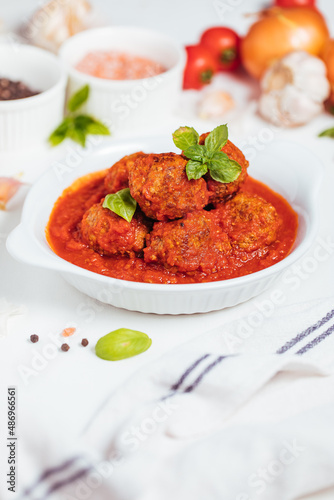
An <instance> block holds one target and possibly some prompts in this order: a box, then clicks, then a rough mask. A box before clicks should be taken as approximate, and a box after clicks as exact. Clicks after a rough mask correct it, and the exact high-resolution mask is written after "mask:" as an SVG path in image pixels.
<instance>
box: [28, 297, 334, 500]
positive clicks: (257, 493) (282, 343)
mask: <svg viewBox="0 0 334 500" xmlns="http://www.w3.org/2000/svg"><path fill="white" fill-rule="evenodd" d="M333 333H334V299H333V298H330V299H327V300H323V301H317V302H315V303H312V304H299V305H295V306H293V307H288V308H277V307H275V308H271V307H270V304H265V305H263V304H261V307H257V308H255V309H253V310H251V311H250V312H249V314H248V315H247V316H245V317H243V318H240V319H239V320H238V321H234V322H233V323H231V324H229V325H223V326H222V327H218V328H216V329H215V330H213V331H210V332H206V333H203V334H202V335H200V336H199V337H198V338H197V339H195V340H193V341H191V342H188V343H186V344H183V345H182V346H180V347H178V348H177V349H173V350H172V351H170V352H169V353H167V354H165V355H164V356H163V357H162V358H160V359H159V360H158V361H157V362H155V363H153V364H151V365H149V366H146V367H145V368H144V369H142V370H140V371H139V372H137V374H136V376H134V377H131V379H129V380H128V382H127V383H126V384H125V385H123V386H122V387H121V388H119V389H118V390H117V391H116V392H115V393H113V394H111V395H106V402H105V404H104V406H103V408H99V409H97V410H96V415H95V416H94V418H93V419H92V421H91V423H90V425H89V426H88V428H87V429H86V431H85V432H84V434H83V435H82V440H81V441H80V443H78V442H77V443H72V445H71V446H69V445H64V444H63V443H60V442H57V443H53V442H52V431H51V430H49V433H48V429H47V426H46V428H45V429H44V431H43V430H42V429H41V431H40V432H41V433H42V432H44V435H45V445H46V447H47V452H46V453H44V454H43V457H39V456H38V453H36V449H34V441H33V439H32V440H31V442H30V443H29V440H27V441H26V443H25V448H24V449H23V450H22V453H21V470H22V469H23V473H22V472H21V481H22V480H23V478H22V476H25V477H24V483H25V486H24V488H23V489H22V491H21V497H20V498H22V499H26V500H28V499H29V500H42V499H49V498H50V499H52V500H56V499H57V500H60V499H64V500H65V499H67V500H73V499H77V500H85V499H88V498H92V499H94V500H132V499H133V500H167V499H168V500H170V499H171V498H173V500H179V499H180V500H181V499H182V500H188V499H189V500H203V499H205V500H221V499H224V500H256V499H258V498H262V499H265V500H267V499H268V500H295V499H297V498H298V499H299V498H304V497H305V496H306V495H311V494H317V493H316V492H319V495H320V491H321V490H325V489H328V488H332V487H334V430H333V421H334V370H333V368H334V335H333ZM32 457H33V463H34V467H33V469H32V468H31V462H32ZM29 461H30V466H29ZM23 462H26V465H27V469H26V470H27V471H29V472H27V474H25V473H24V467H23V465H22V463H23ZM312 498H313V497H312ZM319 498H320V497H319Z"/></svg>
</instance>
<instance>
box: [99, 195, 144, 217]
mask: <svg viewBox="0 0 334 500" xmlns="http://www.w3.org/2000/svg"><path fill="white" fill-rule="evenodd" d="M102 206H103V207H104V208H109V210H111V211H112V212H114V213H115V214H117V215H119V216H120V217H122V218H123V219H125V220H126V221H128V222H131V220H132V217H133V215H134V213H135V211H136V208H137V202H136V200H134V199H133V198H132V196H131V194H130V189H129V188H125V189H121V190H120V191H118V192H117V193H113V194H107V196H106V197H105V199H104V202H103V205H102Z"/></svg>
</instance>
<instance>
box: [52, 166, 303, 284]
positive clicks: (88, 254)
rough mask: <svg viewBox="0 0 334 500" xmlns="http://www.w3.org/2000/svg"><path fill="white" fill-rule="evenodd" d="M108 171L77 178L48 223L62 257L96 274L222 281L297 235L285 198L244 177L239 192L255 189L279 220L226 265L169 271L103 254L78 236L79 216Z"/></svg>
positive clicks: (279, 252) (280, 252)
mask: <svg viewBox="0 0 334 500" xmlns="http://www.w3.org/2000/svg"><path fill="white" fill-rule="evenodd" d="M106 173H107V171H102V172H96V173H93V174H89V175H87V176H85V177H81V178H80V179H78V180H77V181H75V182H74V183H73V184H72V185H71V186H70V187H69V188H67V189H66V190H65V191H64V192H63V194H62V196H61V197H60V198H59V199H58V200H57V202H56V203H55V206H54V208H53V211H52V213H51V216H50V220H49V223H48V226H47V228H46V236H47V240H48V242H49V245H50V247H51V248H52V249H53V251H54V252H55V253H56V254H57V255H59V256H60V257H61V258H63V259H65V260H67V261H69V262H71V263H72V264H75V265H76V266H79V267H82V268H84V269H88V270H89V271H92V272H94V273H98V274H102V275H104V276H111V277H113V278H118V279H123V280H127V281H139V282H146V283H201V282H209V281H221V280H226V279H231V278H236V277H238V276H244V275H246V274H251V273H254V272H257V271H260V270H261V269H265V268H267V267H269V266H272V265H273V264H276V263H277V262H279V261H281V260H282V259H284V257H286V256H287V255H288V254H289V252H290V251H291V249H292V247H293V244H294V241H295V239H296V234H297V227H298V215H297V214H296V212H295V211H294V210H293V209H292V208H291V206H290V205H289V204H288V202H287V201H286V200H285V199H284V198H283V197H282V196H281V195H279V194H277V193H275V192H274V191H272V190H271V189H270V188H269V187H267V186H266V185H265V184H262V183H261V182H259V181H257V180H255V179H252V178H251V177H248V178H247V180H246V182H245V183H244V184H243V185H242V187H241V189H240V191H243V192H245V193H249V194H257V195H259V196H261V197H262V198H264V199H265V200H266V201H268V202H269V203H271V204H272V205H273V206H274V207H275V209H276V211H277V213H278V215H279V216H280V218H281V219H282V225H281V228H280V229H279V232H278V238H277V240H276V241H275V242H274V243H272V244H271V245H269V246H265V247H264V248H261V249H259V250H256V251H254V252H251V253H247V252H239V253H238V254H237V255H232V256H230V257H229V264H228V266H227V267H226V268H225V269H222V270H220V271H218V272H215V273H211V274H206V273H203V272H198V271H194V272H191V273H187V274H185V273H181V272H178V273H176V274H175V273H172V272H171V271H169V270H167V269H165V268H164V267H163V266H162V265H159V264H152V263H151V264H147V263H145V262H144V259H143V258H141V257H134V258H129V257H122V256H114V257H105V256H101V255H99V254H98V253H97V252H94V251H93V250H92V249H90V248H89V247H88V246H87V245H86V244H85V243H84V242H83V241H82V238H81V233H80V221H81V219H82V216H83V214H84V213H85V211H86V210H87V209H88V208H90V207H91V206H92V205H93V204H95V203H98V202H99V201H100V200H101V198H103V197H104V196H105V195H106V194H107V192H106V190H105V187H104V184H103V179H104V177H105V175H106Z"/></svg>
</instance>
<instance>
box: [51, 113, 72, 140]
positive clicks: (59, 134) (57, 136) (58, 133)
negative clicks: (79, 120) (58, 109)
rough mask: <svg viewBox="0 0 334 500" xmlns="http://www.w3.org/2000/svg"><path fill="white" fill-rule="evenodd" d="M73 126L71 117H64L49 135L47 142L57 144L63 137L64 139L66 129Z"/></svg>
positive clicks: (66, 132)
mask: <svg viewBox="0 0 334 500" xmlns="http://www.w3.org/2000/svg"><path fill="white" fill-rule="evenodd" d="M72 126H73V120H72V118H65V120H63V121H62V122H61V124H60V125H59V126H58V127H57V128H56V129H55V130H54V131H53V132H52V134H51V135H50V136H49V139H48V140H49V142H50V144H51V145H52V146H58V144H60V143H61V142H63V140H64V139H66V137H67V134H68V131H69V130H70V128H71V127H72Z"/></svg>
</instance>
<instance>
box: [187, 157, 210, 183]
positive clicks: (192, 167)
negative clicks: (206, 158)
mask: <svg viewBox="0 0 334 500" xmlns="http://www.w3.org/2000/svg"><path fill="white" fill-rule="evenodd" d="M207 171H208V167H207V165H206V164H205V163H204V164H203V163H201V162H199V161H195V160H189V161H188V163H187V166H186V173H187V177H188V180H189V181H190V180H191V179H200V178H201V177H203V175H205V174H206V173H207Z"/></svg>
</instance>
